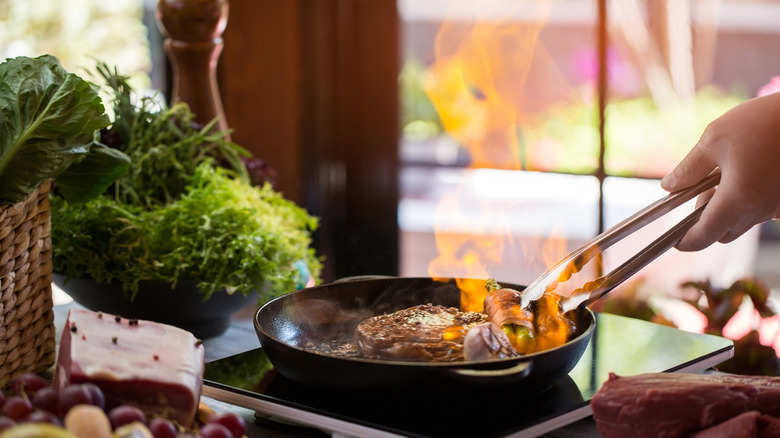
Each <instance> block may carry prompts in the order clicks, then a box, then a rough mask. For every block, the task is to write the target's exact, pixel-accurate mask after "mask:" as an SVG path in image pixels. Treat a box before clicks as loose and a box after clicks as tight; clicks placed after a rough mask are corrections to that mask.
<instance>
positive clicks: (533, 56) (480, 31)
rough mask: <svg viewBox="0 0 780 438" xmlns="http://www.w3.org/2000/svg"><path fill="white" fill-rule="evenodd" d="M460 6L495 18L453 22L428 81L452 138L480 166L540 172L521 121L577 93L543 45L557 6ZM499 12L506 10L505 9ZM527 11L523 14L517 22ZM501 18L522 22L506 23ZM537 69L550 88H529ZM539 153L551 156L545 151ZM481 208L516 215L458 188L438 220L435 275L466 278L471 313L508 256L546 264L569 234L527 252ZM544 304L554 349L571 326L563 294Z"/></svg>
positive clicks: (480, 306) (443, 33)
mask: <svg viewBox="0 0 780 438" xmlns="http://www.w3.org/2000/svg"><path fill="white" fill-rule="evenodd" d="M453 4H454V6H455V7H456V8H458V7H467V8H469V12H466V15H467V16H473V15H474V11H479V13H486V14H489V15H490V16H489V17H486V16H483V17H477V18H476V20H474V21H472V22H466V21H464V20H448V21H445V22H444V24H443V25H442V27H441V28H440V29H439V32H438V34H437V38H436V41H435V47H434V52H435V61H434V62H433V63H432V65H431V66H430V67H429V69H428V72H427V73H428V74H427V76H426V80H425V83H424V86H425V89H426V92H427V94H428V96H429V98H430V99H431V101H432V103H433V104H434V106H435V107H436V109H437V111H438V113H439V116H440V119H441V121H442V124H443V126H444V127H445V129H446V130H447V132H448V134H449V135H450V136H452V137H453V138H454V139H456V140H457V141H458V142H459V143H460V144H461V145H462V146H463V147H464V148H466V149H467V150H468V152H469V154H470V157H471V164H470V167H471V168H493V169H507V170H524V169H525V170H533V169H531V168H530V167H529V165H528V163H529V162H534V160H532V159H530V158H529V157H530V154H533V153H535V151H530V150H524V147H523V145H522V141H521V132H522V127H523V126H526V125H529V124H531V123H533V112H534V110H535V109H538V108H535V106H538V105H539V104H538V102H540V101H544V100H545V99H540V95H545V97H546V98H548V99H546V100H549V97H550V95H551V94H554V95H557V96H562V95H566V96H570V95H572V94H574V93H571V92H570V91H571V87H570V86H568V85H567V82H566V81H565V80H564V79H562V78H563V75H562V74H560V72H559V71H558V69H557V67H556V66H555V63H554V61H552V57H550V56H549V54H548V53H547V52H546V50H545V48H544V46H543V45H541V44H540V43H539V33H540V31H541V29H542V27H543V26H544V24H545V23H546V22H547V20H548V16H549V12H550V3H549V2H536V1H534V2H523V1H517V2H500V4H499V2H494V3H492V4H490V5H489V6H484V7H483V5H480V6H479V7H476V8H475V6H474V3H473V2H457V1H456V2H454V3H453ZM491 8H493V9H491ZM495 8H507V9H504V10H502V11H496V10H495ZM487 9H490V10H489V11H486V10H487ZM450 12H454V11H453V10H451V11H450ZM455 12H456V11H455ZM497 12H498V13H497ZM518 14H519V15H522V17H524V18H523V19H517V16H518ZM461 16H463V14H461ZM497 16H503V17H510V18H511V17H513V18H511V19H497V18H496V17H497ZM532 66H533V68H532ZM539 72H542V73H539ZM534 74H543V75H544V81H542V82H543V83H544V84H545V85H544V86H542V87H538V88H539V89H533V90H532V89H527V87H526V83H527V81H528V78H529V76H531V75H534ZM536 153H538V154H540V155H544V154H545V152H544V151H536ZM466 212H468V213H469V214H468V216H467V215H466V214H465V213H466ZM475 214H481V215H482V217H484V218H485V219H493V220H492V221H491V222H492V223H493V224H495V223H496V222H499V223H504V222H502V221H496V220H495V219H496V218H497V217H503V216H504V215H507V214H508V213H507V212H504V211H501V209H500V208H496V206H495V205H494V204H489V203H487V202H486V203H484V204H482V205H473V204H466V203H465V202H462V199H461V196H460V193H458V191H455V192H453V193H449V194H446V195H445V196H444V197H443V198H442V199H441V201H440V203H439V205H438V208H437V213H436V224H435V231H436V246H437V249H438V256H437V257H436V258H435V259H434V260H433V261H432V262H431V263H430V265H429V268H428V272H429V275H430V276H431V277H433V278H455V279H457V280H456V281H457V283H458V286H459V287H460V289H461V291H462V298H461V302H462V303H461V307H462V310H467V311H483V310H484V300H485V297H486V295H487V293H488V291H487V289H486V288H485V279H487V278H491V277H493V275H491V272H490V271H491V267H494V266H498V265H499V264H501V263H502V259H503V258H504V256H505V254H507V253H508V252H513V253H515V254H516V253H518V252H520V253H524V254H525V257H526V260H525V261H524V262H523V263H529V264H530V263H534V262H537V261H538V262H541V263H542V264H543V265H542V268H546V267H547V266H550V265H552V264H553V263H555V262H556V261H558V260H559V259H560V258H561V257H563V256H565V255H566V254H567V253H568V251H567V249H566V240H565V239H564V238H563V237H561V236H550V237H549V238H548V239H547V240H544V241H543V242H541V244H537V245H533V246H534V247H533V248H521V247H519V246H518V245H519V242H517V241H516V238H514V237H513V236H512V233H511V232H509V231H508V230H495V229H490V228H488V226H483V225H482V222H481V221H480V220H479V218H478V219H477V220H475V219H474V215H475ZM529 214H533V212H529ZM508 220H509V221H511V220H512V219H511V218H508ZM453 223H460V224H463V223H467V224H469V228H471V229H475V228H476V231H475V232H473V233H464V232H458V231H457V228H455V227H452V226H449V224H453ZM486 223H487V221H486ZM460 229H462V228H460ZM540 247H541V249H540ZM542 270H543V269H542ZM498 280H501V279H498ZM540 301H541V302H540V303H539V305H538V309H539V312H542V313H540V315H542V314H543V315H542V317H541V318H540V319H539V327H540V328H541V329H542V330H543V331H544V338H545V339H543V340H541V341H540V342H539V343H540V345H542V346H544V347H545V348H549V346H551V345H552V344H555V343H562V342H565V339H566V336H567V335H568V333H569V330H570V327H568V325H567V324H566V323H565V322H561V315H559V311H558V299H557V298H556V297H554V296H551V297H549V298H545V299H544V300H540ZM547 332H550V334H549V335H548V333H547Z"/></svg>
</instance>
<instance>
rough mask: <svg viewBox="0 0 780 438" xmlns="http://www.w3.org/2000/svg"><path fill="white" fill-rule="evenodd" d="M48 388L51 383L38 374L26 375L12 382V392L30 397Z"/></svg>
mask: <svg viewBox="0 0 780 438" xmlns="http://www.w3.org/2000/svg"><path fill="white" fill-rule="evenodd" d="M48 387H49V383H48V382H46V380H45V379H44V378H43V377H41V376H39V375H37V374H30V373H25V374H22V375H20V376H19V377H16V378H15V379H13V380H12V381H11V390H12V391H13V393H14V394H27V395H28V396H30V397H32V396H33V395H34V394H35V393H36V392H38V391H39V390H41V389H43V388H48Z"/></svg>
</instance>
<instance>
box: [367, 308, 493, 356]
mask: <svg viewBox="0 0 780 438" xmlns="http://www.w3.org/2000/svg"><path fill="white" fill-rule="evenodd" d="M487 322H489V320H488V316H487V315H486V314H484V313H481V312H462V311H460V310H458V309H457V308H455V307H445V306H440V305H433V304H422V305H418V306H413V307H409V308H406V309H403V310H399V311H397V312H394V313H389V314H387V313H386V314H383V315H377V316H373V317H371V318H368V319H366V320H364V321H362V322H361V323H360V324H358V326H357V329H356V330H355V340H356V341H357V345H358V349H359V350H360V351H361V353H362V354H363V355H364V356H365V357H367V358H370V359H385V360H400V361H413V362H453V361H459V360H463V338H464V336H465V335H466V332H467V331H468V330H469V329H470V328H471V327H474V326H477V325H479V324H484V323H487Z"/></svg>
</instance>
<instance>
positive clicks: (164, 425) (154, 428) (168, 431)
mask: <svg viewBox="0 0 780 438" xmlns="http://www.w3.org/2000/svg"><path fill="white" fill-rule="evenodd" d="M149 431H150V432H152V435H154V438H176V434H177V433H179V431H178V430H177V429H176V426H174V425H173V423H172V422H171V421H170V420H168V419H165V418H161V417H160V418H154V419H152V421H150V422H149Z"/></svg>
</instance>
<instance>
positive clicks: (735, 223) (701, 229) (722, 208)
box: [676, 186, 757, 251]
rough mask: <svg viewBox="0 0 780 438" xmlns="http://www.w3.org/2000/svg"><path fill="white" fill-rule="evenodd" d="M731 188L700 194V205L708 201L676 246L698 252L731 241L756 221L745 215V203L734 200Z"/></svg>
mask: <svg viewBox="0 0 780 438" xmlns="http://www.w3.org/2000/svg"><path fill="white" fill-rule="evenodd" d="M730 187H731V186H729V187H726V186H721V187H720V188H718V189H716V190H715V191H714V192H713V191H712V190H710V191H708V192H705V193H703V194H702V195H701V196H700V197H699V199H698V200H697V203H696V204H697V207H698V206H700V205H702V204H704V203H705V202H707V200H708V199H709V203H708V204H707V207H706V208H705V209H704V212H702V215H701V218H700V219H699V221H698V222H697V223H696V224H695V225H694V226H693V227H691V229H690V230H689V231H688V233H686V235H685V236H684V237H683V238H682V239H681V240H680V242H679V243H678V244H677V245H676V247H677V249H678V250H680V251H699V250H702V249H704V248H707V247H709V246H710V245H712V244H713V243H715V242H721V243H729V242H731V241H733V240H735V239H737V238H738V237H739V236H741V235H743V234H744V233H746V232H747V231H748V230H750V228H752V227H753V225H755V224H756V223H757V222H756V218H755V216H754V215H751V214H745V209H744V208H742V207H744V206H741V205H740V204H739V203H738V202H734V199H735V198H733V193H730V191H731V189H730Z"/></svg>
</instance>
